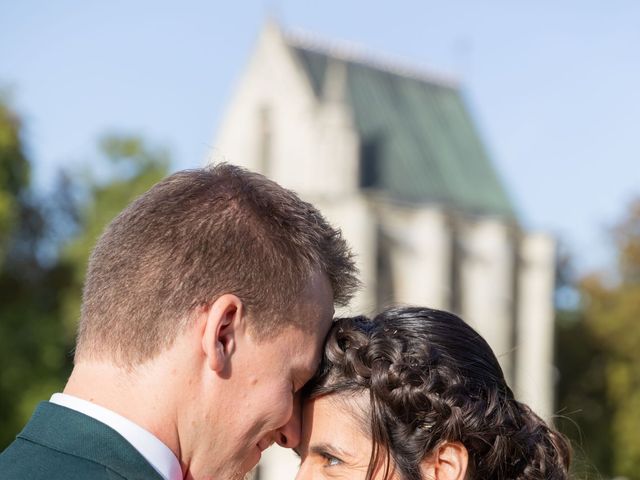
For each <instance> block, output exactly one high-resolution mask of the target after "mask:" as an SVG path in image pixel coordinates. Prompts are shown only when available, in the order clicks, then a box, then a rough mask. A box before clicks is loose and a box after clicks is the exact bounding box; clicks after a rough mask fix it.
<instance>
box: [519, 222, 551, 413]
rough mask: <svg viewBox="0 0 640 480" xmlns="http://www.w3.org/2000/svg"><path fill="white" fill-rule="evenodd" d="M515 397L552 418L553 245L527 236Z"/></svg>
mask: <svg viewBox="0 0 640 480" xmlns="http://www.w3.org/2000/svg"><path fill="white" fill-rule="evenodd" d="M520 257H521V268H520V272H519V299H520V302H519V305H518V325H517V328H518V335H517V338H518V345H517V348H516V384H515V387H516V388H515V391H516V395H517V396H518V398H519V399H520V400H522V401H523V402H525V403H527V404H529V406H531V408H533V410H534V411H535V412H536V413H537V414H538V415H540V416H541V417H542V418H544V419H546V420H550V418H551V415H552V414H553V383H554V382H553V377H554V373H553V327H554V324H553V321H554V311H553V289H554V272H555V243H554V241H553V239H552V238H550V237H549V236H546V235H542V234H529V235H527V236H525V237H524V238H523V239H522V243H521V246H520Z"/></svg>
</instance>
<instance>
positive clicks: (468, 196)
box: [287, 38, 515, 218]
mask: <svg viewBox="0 0 640 480" xmlns="http://www.w3.org/2000/svg"><path fill="white" fill-rule="evenodd" d="M287 43H288V45H289V46H290V48H291V50H292V52H293V53H294V56H295V58H297V60H298V62H299V64H300V65H301V66H302V68H303V70H304V72H305V74H306V76H307V78H308V80H309V82H310V84H311V87H312V89H313V92H314V94H315V95H316V97H317V98H319V99H321V98H323V97H324V93H325V92H323V88H324V85H325V76H326V75H327V72H328V71H330V68H329V66H330V64H331V62H341V63H342V64H343V65H344V67H345V69H346V86H345V91H346V94H345V96H346V98H345V99H344V100H345V101H346V102H347V104H348V105H350V106H351V108H352V111H353V116H354V122H355V127H356V129H357V131H358V134H359V136H360V139H361V142H362V149H361V156H362V158H361V161H362V167H361V168H362V169H363V172H362V179H363V181H364V184H365V185H366V186H370V187H374V188H378V189H381V190H383V191H385V192H387V193H388V194H390V195H391V196H392V197H394V198H396V199H398V200H401V201H408V202H418V203H422V202H438V203H442V204H444V205H450V206H454V207H456V208H459V209H462V210H463V211H466V212H470V213H478V214H490V215H499V216H504V217H512V218H513V217H515V209H514V207H513V205H512V203H511V200H510V199H509V196H508V195H507V192H506V190H505V188H504V186H503V184H502V182H501V180H500V178H499V176H498V174H497V172H496V170H495V168H494V167H493V165H492V163H491V160H490V159H489V157H488V155H487V152H486V150H485V148H484V146H483V144H482V141H481V140H480V137H479V135H478V132H477V131H476V129H475V127H474V124H473V121H472V119H471V117H470V115H469V112H468V111H467V109H466V107H465V105H464V101H463V98H462V95H461V92H460V90H459V88H458V87H457V85H455V83H454V82H451V81H445V80H443V79H437V78H435V77H433V78H431V77H427V76H425V75H424V74H416V73H414V72H409V71H396V70H393V69H391V68H389V67H388V66H385V65H380V64H377V63H375V62H371V61H367V60H363V59H362V58H357V57H353V56H348V55H338V54H336V53H335V52H332V51H328V50H323V49H322V48H318V47H317V46H316V45H310V44H308V43H305V42H301V41H300V40H295V39H293V38H288V39H287Z"/></svg>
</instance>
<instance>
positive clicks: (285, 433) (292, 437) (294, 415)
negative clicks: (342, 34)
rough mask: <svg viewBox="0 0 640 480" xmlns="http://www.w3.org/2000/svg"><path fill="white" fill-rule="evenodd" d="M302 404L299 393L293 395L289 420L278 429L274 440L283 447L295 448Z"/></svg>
mask: <svg viewBox="0 0 640 480" xmlns="http://www.w3.org/2000/svg"><path fill="white" fill-rule="evenodd" d="M301 413H302V405H301V402H300V397H299V395H296V396H295V397H293V409H292V412H291V418H289V421H288V422H287V423H286V424H284V425H283V426H282V427H280V428H279V429H278V432H277V434H276V442H278V445H280V446H281V447H285V448H296V447H297V446H298V444H299V443H300V430H301V424H302V422H301V416H302V415H301Z"/></svg>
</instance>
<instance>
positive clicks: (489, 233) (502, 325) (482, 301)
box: [460, 219, 514, 384]
mask: <svg viewBox="0 0 640 480" xmlns="http://www.w3.org/2000/svg"><path fill="white" fill-rule="evenodd" d="M460 235H461V237H460V240H461V242H462V245H463V254H462V257H463V258H462V259H461V272H460V281H461V286H462V302H461V306H462V315H463V318H464V319H465V320H466V321H467V322H469V323H470V324H471V325H472V326H474V328H476V329H477V330H478V332H479V333H480V334H481V335H482V336H483V337H484V338H485V340H486V341H487V342H488V343H489V345H490V346H491V348H492V349H493V351H494V352H495V354H496V357H498V361H499V362H500V366H501V367H502V369H503V371H504V374H505V377H506V379H507V382H509V383H510V384H511V383H512V380H513V372H512V363H513V354H512V350H513V337H512V335H513V322H514V319H513V268H514V265H513V263H514V262H513V248H514V247H513V244H512V240H511V238H510V234H509V229H508V227H507V225H505V224H504V223H502V222H500V221H498V220H493V219H489V220H479V221H476V222H473V223H468V224H467V225H464V226H463V227H462V229H461V231H460Z"/></svg>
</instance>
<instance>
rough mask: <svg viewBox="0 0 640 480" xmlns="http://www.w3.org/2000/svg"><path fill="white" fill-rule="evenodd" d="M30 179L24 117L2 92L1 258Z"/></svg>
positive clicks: (0, 119) (0, 124)
mask: <svg viewBox="0 0 640 480" xmlns="http://www.w3.org/2000/svg"><path fill="white" fill-rule="evenodd" d="M28 182H29V162H28V161H27V159H26V156H25V154H24V146H23V144H22V141H21V139H20V120H19V119H18V117H17V116H16V115H15V113H14V112H13V111H12V110H11V108H10V106H9V104H8V102H7V100H6V99H4V98H3V97H2V96H0V258H3V257H4V256H5V255H6V249H7V247H8V243H9V241H10V238H11V232H12V231H13V229H14V228H15V224H16V221H17V220H18V219H17V216H18V215H17V213H18V209H19V205H18V202H19V199H18V196H19V195H20V194H21V193H22V192H23V190H24V188H25V187H26V186H27V184H28Z"/></svg>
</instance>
